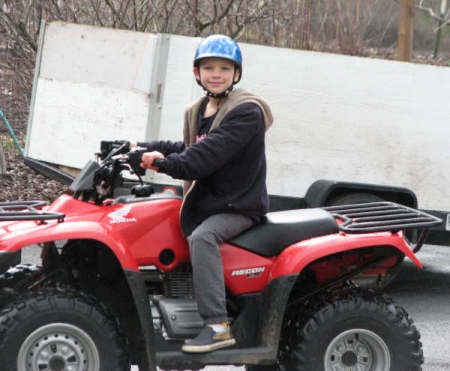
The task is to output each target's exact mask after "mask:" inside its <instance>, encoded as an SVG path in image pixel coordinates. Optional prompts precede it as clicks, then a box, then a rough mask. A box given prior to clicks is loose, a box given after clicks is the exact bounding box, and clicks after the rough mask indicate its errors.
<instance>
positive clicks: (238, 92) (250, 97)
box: [211, 88, 273, 131]
mask: <svg viewBox="0 0 450 371" xmlns="http://www.w3.org/2000/svg"><path fill="white" fill-rule="evenodd" d="M244 103H255V104H256V105H258V106H259V108H260V109H261V111H262V113H263V116H264V123H265V126H266V131H267V130H268V129H269V127H270V126H271V125H272V124H273V115H272V111H271V109H270V107H269V105H268V103H267V102H266V100H265V99H264V98H262V97H260V96H259V95H256V94H253V93H250V92H249V91H247V90H244V89H240V88H237V89H233V90H232V91H231V92H230V94H229V95H228V97H226V98H225V99H224V100H223V105H222V106H221V107H220V109H219V111H218V113H217V116H216V118H215V119H214V122H213V124H212V126H211V130H212V129H213V128H214V127H216V126H218V125H219V124H220V123H221V122H222V120H223V119H224V117H225V115H226V114H227V113H228V112H230V111H231V110H233V109H234V108H236V107H237V106H239V105H241V104H244Z"/></svg>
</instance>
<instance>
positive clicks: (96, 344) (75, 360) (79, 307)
mask: <svg viewBox="0 0 450 371" xmlns="http://www.w3.org/2000/svg"><path fill="white" fill-rule="evenodd" d="M0 334H2V336H1V337H0V359H1V364H2V367H1V369H2V371H25V370H26V371H40V370H68V369H70V370H73V371H82V370H83V371H125V370H127V371H128V370H129V369H130V368H129V367H130V366H129V362H128V358H127V356H126V353H125V342H124V339H123V338H122V336H121V335H120V334H119V330H118V326H117V323H116V321H115V320H114V318H113V317H112V316H111V315H110V314H108V313H107V311H106V309H104V308H103V307H102V306H100V305H99V304H96V303H95V302H94V300H92V299H91V298H90V297H87V296H85V295H83V294H80V293H75V292H65V293H60V292H57V291H56V290H45V291H41V292H38V293H34V294H33V296H31V295H30V296H27V297H23V298H21V299H20V300H18V301H16V302H15V303H13V304H11V305H9V306H8V307H7V308H5V309H4V310H3V311H2V312H1V314H0ZM69 367H72V368H69Z"/></svg>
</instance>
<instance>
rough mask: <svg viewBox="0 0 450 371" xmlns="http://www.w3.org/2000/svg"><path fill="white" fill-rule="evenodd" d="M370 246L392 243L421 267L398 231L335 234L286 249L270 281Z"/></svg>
mask: <svg viewBox="0 0 450 371" xmlns="http://www.w3.org/2000/svg"><path fill="white" fill-rule="evenodd" d="M373 246H393V247H395V248H397V249H398V250H400V251H401V252H402V253H403V254H405V255H406V256H407V257H408V258H410V259H411V260H412V261H413V262H414V263H415V264H416V265H417V267H419V268H422V263H420V261H419V260H418V259H417V258H416V256H415V255H414V253H413V252H412V251H411V249H410V248H409V246H408V244H407V243H406V242H405V240H404V239H403V235H402V233H401V232H399V233H391V232H380V233H367V234H346V233H336V234H332V235H328V236H323V237H317V238H312V239H310V240H306V241H301V242H298V243H295V244H293V245H291V246H289V247H288V248H286V249H285V250H284V251H283V252H282V253H281V254H280V256H279V257H278V258H277V260H276V261H275V262H274V264H273V266H272V269H271V271H270V274H269V282H270V281H272V280H274V279H276V278H278V277H281V276H284V275H289V274H298V273H301V272H302V271H303V269H304V268H305V267H306V266H308V265H309V264H310V263H312V262H314V261H316V260H318V259H321V258H324V257H327V256H330V255H334V254H338V253H343V252H346V251H351V250H357V249H364V248H368V247H373Z"/></svg>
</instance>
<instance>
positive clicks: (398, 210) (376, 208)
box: [323, 202, 442, 233]
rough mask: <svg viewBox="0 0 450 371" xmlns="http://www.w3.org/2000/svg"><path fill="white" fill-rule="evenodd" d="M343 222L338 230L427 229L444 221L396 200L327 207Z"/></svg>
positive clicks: (352, 231)
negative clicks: (395, 201)
mask: <svg viewBox="0 0 450 371" xmlns="http://www.w3.org/2000/svg"><path fill="white" fill-rule="evenodd" d="M323 209H324V210H326V211H328V212H329V213H331V214H332V215H333V216H334V217H335V218H337V219H339V220H341V221H342V223H340V224H339V229H340V230H341V231H343V232H348V233H367V232H381V231H398V230H406V229H426V228H430V227H433V226H436V225H439V224H441V223H442V220H441V219H439V218H437V217H435V216H433V215H430V214H427V213H424V212H423V211H420V210H416V209H412V208H409V207H407V206H404V205H400V204H397V203H394V202H370V203H365V204H354V205H342V206H329V207H324V208H323Z"/></svg>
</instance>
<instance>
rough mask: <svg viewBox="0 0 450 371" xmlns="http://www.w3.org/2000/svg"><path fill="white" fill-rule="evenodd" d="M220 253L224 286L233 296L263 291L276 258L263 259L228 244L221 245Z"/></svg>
mask: <svg viewBox="0 0 450 371" xmlns="http://www.w3.org/2000/svg"><path fill="white" fill-rule="evenodd" d="M220 252H221V255H222V261H223V267H224V275H225V285H226V286H227V287H228V288H229V289H230V291H231V292H232V293H233V294H235V295H239V294H244V293H250V292H258V291H262V290H263V289H264V287H265V286H266V285H267V281H268V278H269V274H270V269H271V267H272V264H273V262H274V261H275V259H276V258H265V257H263V256H260V255H257V254H254V253H252V252H250V251H246V250H243V249H241V248H239V247H236V246H233V245H230V244H228V243H224V244H222V246H221V249H220Z"/></svg>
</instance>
